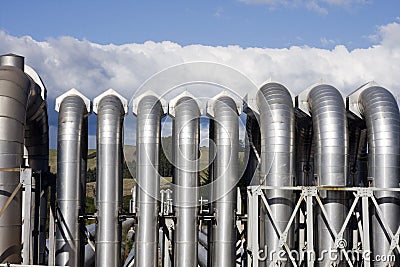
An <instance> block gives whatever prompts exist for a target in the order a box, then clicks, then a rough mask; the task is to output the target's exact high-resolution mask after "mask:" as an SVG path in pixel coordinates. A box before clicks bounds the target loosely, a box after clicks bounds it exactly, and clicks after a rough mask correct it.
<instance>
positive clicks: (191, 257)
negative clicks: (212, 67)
mask: <svg viewBox="0 0 400 267" xmlns="http://www.w3.org/2000/svg"><path fill="white" fill-rule="evenodd" d="M173 109H174V114H172V115H173V116H174V120H173V123H174V127H173V129H174V132H173V137H174V139H175V142H174V160H175V162H174V166H175V168H174V176H175V177H174V181H175V185H176V188H177V190H176V192H175V194H174V197H175V201H174V205H175V214H176V224H175V242H174V244H175V250H174V251H175V255H174V262H175V265H174V266H176V267H181V266H193V267H197V244H198V221H197V213H198V185H199V176H198V172H199V139H200V137H199V136H200V132H199V127H200V126H199V118H200V110H199V106H198V104H197V102H196V101H195V100H194V99H193V98H191V97H187V96H183V97H181V98H180V99H179V100H177V103H176V104H175V106H174V107H173Z"/></svg>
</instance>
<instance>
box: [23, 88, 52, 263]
mask: <svg viewBox="0 0 400 267" xmlns="http://www.w3.org/2000/svg"><path fill="white" fill-rule="evenodd" d="M30 92H31V93H30V97H29V102H28V109H27V118H26V125H25V147H26V149H27V151H28V165H29V167H31V168H32V169H34V170H36V171H40V172H41V174H40V177H41V179H40V180H39V179H37V180H36V179H34V180H33V181H32V182H33V187H34V188H35V190H34V191H33V197H32V200H33V201H34V200H35V194H36V192H40V193H39V194H40V206H39V209H35V211H36V212H32V218H31V221H32V222H35V224H34V225H35V226H36V224H38V226H36V228H38V229H34V230H33V236H34V238H35V239H36V235H39V236H38V244H35V243H36V242H34V248H33V251H36V250H37V249H38V250H39V255H35V254H34V255H33V262H34V263H40V264H44V263H45V249H46V221H47V197H48V191H47V189H48V181H47V173H48V171H49V126H48V116H47V104H46V100H45V99H42V97H41V88H40V87H39V85H38V84H36V83H35V82H34V81H33V80H32V81H31V89H30ZM36 246H38V248H36Z"/></svg>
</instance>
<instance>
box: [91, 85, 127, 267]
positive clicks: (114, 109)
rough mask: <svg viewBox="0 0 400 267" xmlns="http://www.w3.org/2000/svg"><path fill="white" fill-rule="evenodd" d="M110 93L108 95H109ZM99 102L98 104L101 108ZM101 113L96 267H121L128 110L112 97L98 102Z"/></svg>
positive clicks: (114, 96) (98, 120)
mask: <svg viewBox="0 0 400 267" xmlns="http://www.w3.org/2000/svg"><path fill="white" fill-rule="evenodd" d="M106 93H107V92H106ZM97 102H98V104H97ZM94 106H95V107H96V108H97V110H94V112H96V113H97V183H96V185H97V188H96V208H97V228H96V266H104V267H106V266H121V238H122V237H121V234H122V232H121V221H120V220H119V214H120V212H121V209H122V164H123V120H124V115H125V111H124V106H123V103H122V102H121V100H120V98H119V97H118V96H116V95H113V94H110V93H108V94H107V95H104V96H102V95H101V96H100V98H96V99H95V100H94Z"/></svg>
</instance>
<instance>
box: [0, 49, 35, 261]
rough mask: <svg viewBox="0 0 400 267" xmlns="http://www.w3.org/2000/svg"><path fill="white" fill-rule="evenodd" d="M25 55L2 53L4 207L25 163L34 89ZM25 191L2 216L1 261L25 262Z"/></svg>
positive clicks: (0, 183) (0, 175)
mask: <svg viewBox="0 0 400 267" xmlns="http://www.w3.org/2000/svg"><path fill="white" fill-rule="evenodd" d="M23 66H24V58H23V57H20V56H15V55H5V56H1V57H0V125H1V128H0V168H1V169H0V192H1V193H0V207H4V205H5V203H6V202H7V200H8V198H9V197H10V196H11V195H12V193H13V192H14V190H15V189H16V188H17V186H18V184H19V182H20V177H19V174H20V173H19V168H20V166H22V165H23V162H22V156H23V147H24V126H25V119H26V108H27V103H28V97H29V93H30V83H31V82H30V79H29V78H28V76H27V75H25V73H24V70H23ZM21 198H22V195H21V191H18V192H17V194H16V196H15V198H14V199H13V201H11V203H10V205H9V206H8V208H7V210H5V212H4V213H3V215H2V216H1V217H0V237H1V238H0V263H3V262H10V263H20V262H21V230H22V228H21V224H22V221H21V217H22V206H21V203H22V202H21Z"/></svg>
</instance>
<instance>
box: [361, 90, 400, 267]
mask: <svg viewBox="0 0 400 267" xmlns="http://www.w3.org/2000/svg"><path fill="white" fill-rule="evenodd" d="M359 106H360V111H361V114H362V116H363V117H364V119H365V123H366V125H367V132H368V177H369V179H371V180H372V186H375V187H378V188H398V187H399V182H400V164H399V163H400V113H399V107H398V105H397V102H396V99H395V98H394V97H393V95H392V94H391V93H390V92H389V91H388V90H386V89H384V88H382V87H379V86H371V87H369V88H367V89H365V90H364V91H362V92H361V94H360V96H359ZM375 197H376V198H377V202H378V204H379V207H380V209H381V210H382V213H383V216H384V217H385V220H386V223H387V225H388V226H389V228H390V230H391V231H392V232H394V233H395V232H396V231H397V227H398V224H399V219H400V216H399V214H400V204H399V199H400V196H399V193H397V192H387V191H379V192H375ZM371 228H372V251H373V257H372V258H374V256H376V255H380V256H382V255H387V253H388V251H389V248H390V243H391V240H390V239H389V238H388V235H386V232H385V231H384V230H383V228H382V224H381V222H380V220H379V218H378V217H377V214H376V212H373V213H372V226H371ZM399 260H400V258H399V256H398V255H396V264H395V265H396V266H398V265H397V264H399ZM385 264H386V263H383V262H381V263H374V266H386V265H385Z"/></svg>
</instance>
